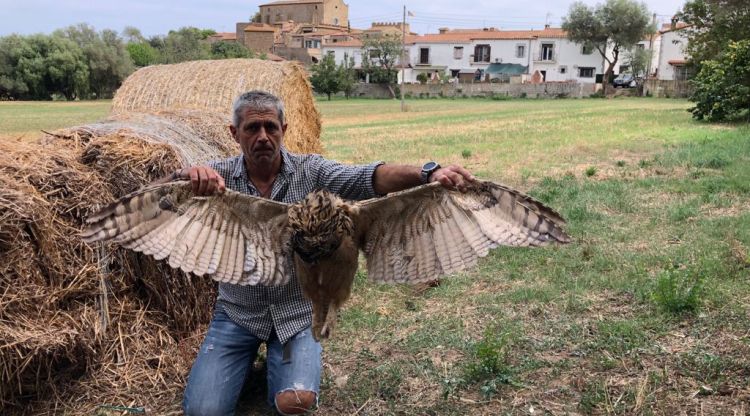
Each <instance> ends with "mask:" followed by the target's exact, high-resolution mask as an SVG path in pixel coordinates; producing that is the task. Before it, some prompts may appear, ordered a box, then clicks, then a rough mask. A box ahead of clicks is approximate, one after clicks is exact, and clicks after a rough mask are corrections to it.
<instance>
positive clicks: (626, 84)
mask: <svg viewBox="0 0 750 416" xmlns="http://www.w3.org/2000/svg"><path fill="white" fill-rule="evenodd" d="M612 85H614V87H615V88H617V87H622V88H632V87H635V86H636V85H637V82H636V80H635V77H633V76H632V75H630V74H620V75H618V76H617V78H615V79H614V81H612Z"/></svg>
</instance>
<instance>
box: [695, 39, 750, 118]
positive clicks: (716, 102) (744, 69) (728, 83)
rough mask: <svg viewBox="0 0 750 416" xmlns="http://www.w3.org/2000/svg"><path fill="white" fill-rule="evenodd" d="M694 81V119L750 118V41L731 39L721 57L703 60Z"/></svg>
mask: <svg viewBox="0 0 750 416" xmlns="http://www.w3.org/2000/svg"><path fill="white" fill-rule="evenodd" d="M692 84H693V87H694V91H693V94H692V95H691V96H690V100H691V101H694V102H695V107H693V108H691V109H690V112H692V113H693V118H696V119H698V120H703V119H706V120H708V121H724V120H732V119H737V118H740V117H743V116H748V117H750V40H748V39H746V40H741V41H739V42H730V43H729V46H728V48H727V50H726V51H725V52H724V53H722V54H721V55H720V56H719V57H718V59H717V60H710V61H703V63H702V66H701V70H700V72H699V73H698V75H697V76H696V77H695V79H693V81H692Z"/></svg>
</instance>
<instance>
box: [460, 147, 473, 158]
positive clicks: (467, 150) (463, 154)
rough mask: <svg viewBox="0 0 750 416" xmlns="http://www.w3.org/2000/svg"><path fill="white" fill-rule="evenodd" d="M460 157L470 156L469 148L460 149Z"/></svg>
mask: <svg viewBox="0 0 750 416" xmlns="http://www.w3.org/2000/svg"><path fill="white" fill-rule="evenodd" d="M461 157H463V158H464V159H468V158H470V157H471V150H469V149H464V150H462V151H461Z"/></svg>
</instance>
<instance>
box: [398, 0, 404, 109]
mask: <svg viewBox="0 0 750 416" xmlns="http://www.w3.org/2000/svg"><path fill="white" fill-rule="evenodd" d="M405 52H406V5H404V18H403V20H402V21H401V84H400V86H399V89H398V90H399V92H400V93H401V112H402V113H403V112H405V111H406V104H405V103H404V62H405V59H404V53H405Z"/></svg>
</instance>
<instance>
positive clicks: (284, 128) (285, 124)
mask: <svg viewBox="0 0 750 416" xmlns="http://www.w3.org/2000/svg"><path fill="white" fill-rule="evenodd" d="M288 125H289V124H287V123H284V125H283V126H281V133H283V134H286V128H287V126H288Z"/></svg>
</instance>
